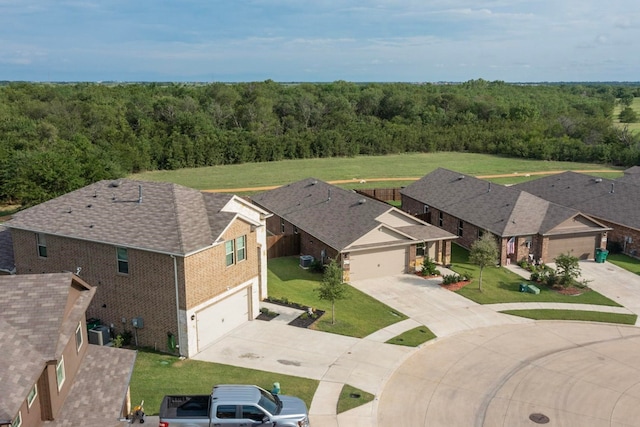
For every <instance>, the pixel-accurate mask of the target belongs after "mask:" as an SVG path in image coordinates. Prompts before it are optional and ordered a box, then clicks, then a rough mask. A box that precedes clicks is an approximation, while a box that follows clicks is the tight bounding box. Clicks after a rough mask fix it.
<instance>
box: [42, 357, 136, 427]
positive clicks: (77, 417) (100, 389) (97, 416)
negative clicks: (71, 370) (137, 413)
mask: <svg viewBox="0 0 640 427" xmlns="http://www.w3.org/2000/svg"><path fill="white" fill-rule="evenodd" d="M135 359H136V352H135V351H133V350H124V349H120V348H113V347H100V346H97V345H89V348H88V349H87V354H86V356H85V358H84V360H83V361H82V365H81V366H80V369H79V370H78V374H77V375H76V377H75V378H74V381H73V386H72V387H71V390H70V391H69V395H68V396H67V399H66V400H65V403H64V405H63V406H62V408H61V410H60V413H59V414H58V416H57V418H56V420H55V421H49V422H45V423H44V425H45V426H49V427H67V426H69V427H71V426H83V427H84V426H88V427H92V426H95V427H110V426H114V427H115V426H119V427H122V426H125V425H126V423H123V422H121V421H118V418H119V417H120V415H121V411H122V407H123V403H124V400H125V397H126V393H127V389H128V387H129V380H130V377H131V372H132V371H133V365H134V363H135ZM139 403H140V402H132V404H133V405H134V406H135V405H138V404H139Z"/></svg>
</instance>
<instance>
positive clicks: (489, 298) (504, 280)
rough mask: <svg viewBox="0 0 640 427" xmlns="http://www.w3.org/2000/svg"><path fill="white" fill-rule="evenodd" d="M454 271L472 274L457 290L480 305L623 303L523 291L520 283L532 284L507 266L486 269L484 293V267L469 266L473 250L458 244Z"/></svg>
mask: <svg viewBox="0 0 640 427" xmlns="http://www.w3.org/2000/svg"><path fill="white" fill-rule="evenodd" d="M451 262H452V266H451V269H452V270H453V271H455V272H456V273H458V274H465V273H471V275H472V277H473V280H472V282H471V283H470V284H469V285H467V286H465V287H464V288H462V289H460V290H458V291H456V292H457V293H458V294H460V295H462V296H464V297H465V298H468V299H470V300H472V301H475V302H477V303H478V304H498V303H509V302H557V303H572V304H593V305H606V306H612V307H621V306H620V304H618V303H616V302H615V301H613V300H610V299H609V298H607V297H605V296H604V295H602V294H599V293H598V292H596V291H593V290H589V291H586V292H585V293H583V294H581V295H563V294H560V293H558V292H555V291H553V290H551V289H548V288H547V287H546V286H538V287H539V288H540V294H538V295H535V294H530V293H527V292H520V283H523V282H524V283H532V282H530V281H528V280H525V279H523V278H522V277H520V276H518V275H517V274H515V273H513V272H511V271H509V270H508V269H506V268H503V267H485V268H484V271H483V273H482V292H480V291H479V290H478V278H479V277H480V268H479V267H478V266H476V265H473V264H471V263H469V251H468V250H466V249H464V248H462V247H461V246H459V245H457V244H453V245H451Z"/></svg>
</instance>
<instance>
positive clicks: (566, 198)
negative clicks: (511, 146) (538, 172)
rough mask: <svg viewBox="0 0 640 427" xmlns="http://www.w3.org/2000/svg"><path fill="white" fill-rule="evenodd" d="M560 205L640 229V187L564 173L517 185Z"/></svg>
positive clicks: (573, 173) (618, 181) (617, 181)
mask: <svg viewBox="0 0 640 427" xmlns="http://www.w3.org/2000/svg"><path fill="white" fill-rule="evenodd" d="M514 187H515V188H517V189H519V190H523V191H527V192H529V193H532V194H535V195H536V196H538V197H541V198H543V199H545V200H549V201H550V202H553V203H556V204H558V205H562V206H567V207H570V208H573V209H576V210H579V211H581V212H583V213H585V214H587V215H589V216H591V217H593V218H600V219H603V220H607V221H611V222H614V223H617V224H621V225H625V226H627V227H631V228H636V229H640V204H639V202H638V201H639V200H640V186H638V185H636V184H631V183H628V182H624V181H621V180H612V179H606V178H599V177H594V176H590V175H585V174H581V173H577V172H563V173H561V174H558V175H552V176H548V177H544V178H538V179H534V180H532V181H528V182H523V183H520V184H517V185H514Z"/></svg>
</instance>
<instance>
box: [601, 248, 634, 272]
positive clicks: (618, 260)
mask: <svg viewBox="0 0 640 427" xmlns="http://www.w3.org/2000/svg"><path fill="white" fill-rule="evenodd" d="M607 261H609V262H610V263H611V264H615V265H617V266H618V267H620V268H624V269H625V270H627V271H630V272H632V273H635V274H639V275H640V260H638V259H635V258H631V257H630V256H628V255H624V254H612V253H609V255H607Z"/></svg>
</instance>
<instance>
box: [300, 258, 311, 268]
mask: <svg viewBox="0 0 640 427" xmlns="http://www.w3.org/2000/svg"><path fill="white" fill-rule="evenodd" d="M312 262H313V257H312V256H311V255H301V256H300V267H302V268H309V266H310V265H311V263H312Z"/></svg>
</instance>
